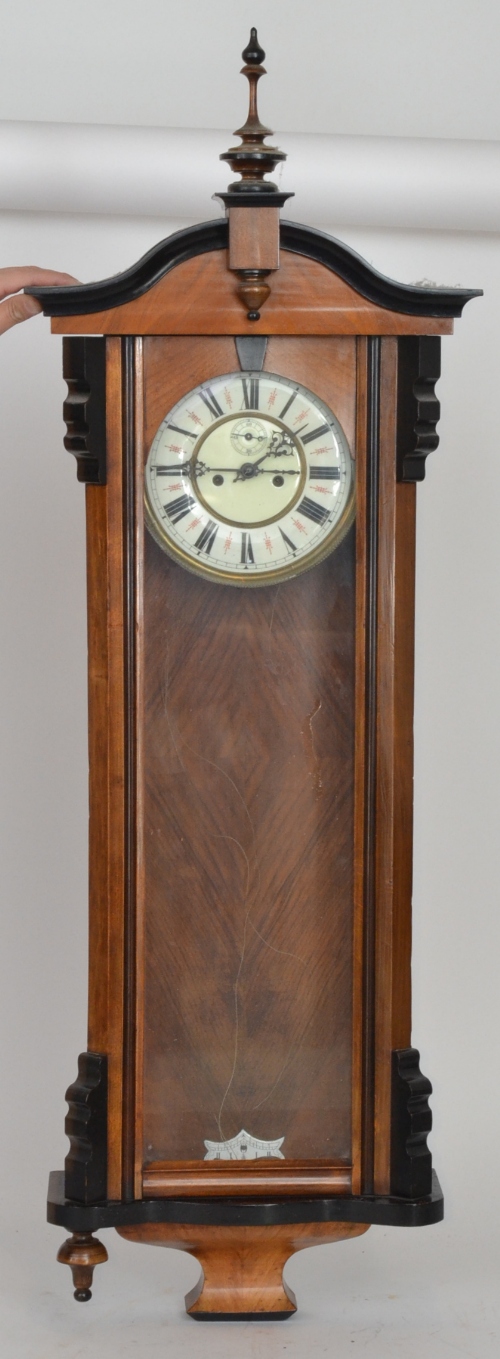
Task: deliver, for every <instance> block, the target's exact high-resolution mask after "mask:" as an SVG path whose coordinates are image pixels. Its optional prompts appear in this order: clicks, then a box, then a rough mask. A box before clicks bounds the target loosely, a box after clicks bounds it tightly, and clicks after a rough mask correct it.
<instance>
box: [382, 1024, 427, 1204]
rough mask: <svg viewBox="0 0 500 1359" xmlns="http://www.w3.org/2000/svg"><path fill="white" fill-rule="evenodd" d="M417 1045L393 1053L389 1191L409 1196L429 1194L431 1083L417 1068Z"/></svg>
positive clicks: (417, 1196)
mask: <svg viewBox="0 0 500 1359" xmlns="http://www.w3.org/2000/svg"><path fill="white" fill-rule="evenodd" d="M419 1063H420V1053H419V1052H417V1049H416V1048H400V1049H399V1050H398V1051H397V1052H393V1054H392V1108H391V1192H392V1193H393V1194H404V1195H405V1197H406V1196H407V1197H408V1198H420V1197H421V1195H424V1194H430V1192H431V1188H432V1157H431V1153H430V1151H429V1149H428V1146H427V1136H428V1134H429V1133H430V1131H431V1128H432V1113H431V1110H430V1109H429V1095H431V1094H432V1085H431V1083H430V1081H429V1080H428V1079H427V1076H423V1075H422V1072H421V1070H420V1065H419Z"/></svg>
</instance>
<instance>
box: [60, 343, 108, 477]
mask: <svg viewBox="0 0 500 1359" xmlns="http://www.w3.org/2000/svg"><path fill="white" fill-rule="evenodd" d="M63 377H64V378H65V380H66V382H67V384H68V395H67V397H66V400H65V402H64V405H63V419H64V421H65V424H66V428H67V431H68V432H67V434H66V436H65V439H64V447H65V448H67V450H68V452H69V453H74V455H75V458H76V462H77V477H78V481H84V482H86V483H87V485H88V484H90V485H93V486H103V485H105V482H106V341H105V340H104V339H101V338H100V337H99V338H98V337H97V336H94V335H93V336H91V337H87V336H83V335H71V336H66V337H65V338H64V340H63Z"/></svg>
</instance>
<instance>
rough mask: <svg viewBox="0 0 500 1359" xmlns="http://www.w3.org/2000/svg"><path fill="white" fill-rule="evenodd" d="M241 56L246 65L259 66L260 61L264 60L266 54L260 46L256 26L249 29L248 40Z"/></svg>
mask: <svg viewBox="0 0 500 1359" xmlns="http://www.w3.org/2000/svg"><path fill="white" fill-rule="evenodd" d="M241 56H242V60H243V61H244V62H245V65H246V66H261V65H262V62H263V61H265V60H266V54H265V52H264V49H263V48H262V47H261V46H260V43H259V39H258V37H257V29H256V28H251V29H250V42H249V44H248V47H245V50H244V52H242V53H241Z"/></svg>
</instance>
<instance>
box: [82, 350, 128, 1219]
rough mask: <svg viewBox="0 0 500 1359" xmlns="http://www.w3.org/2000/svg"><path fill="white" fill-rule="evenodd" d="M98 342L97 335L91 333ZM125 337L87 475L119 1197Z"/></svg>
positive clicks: (101, 1029)
mask: <svg viewBox="0 0 500 1359" xmlns="http://www.w3.org/2000/svg"><path fill="white" fill-rule="evenodd" d="M90 343H92V342H90ZM122 351H123V342H122V341H121V340H120V339H118V338H114V337H110V338H108V339H107V340H106V359H105V366H106V373H105V383H106V405H105V411H106V445H107V477H106V484H105V485H102V484H101V485H96V484H94V485H87V487H86V515H87V612H88V695H89V697H88V701H89V1013H88V1045H89V1049H90V1050H91V1051H92V1052H94V1053H101V1054H103V1055H104V1056H105V1058H106V1062H107V1072H108V1089H107V1161H108V1177H107V1196H108V1198H121V1197H122V1132H123V1130H122V1107H123V1075H124V1062H123V1038H124V960H125V916H124V899H125V843H126V822H125V774H126V770H125V698H126V694H125V670H124V643H125V627H124V623H125V619H124V591H123V567H124V523H123V512H122V493H123V484H122V481H123V458H122V447H123V376H122V373H123V363H122Z"/></svg>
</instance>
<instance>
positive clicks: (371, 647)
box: [362, 336, 381, 1194]
mask: <svg viewBox="0 0 500 1359" xmlns="http://www.w3.org/2000/svg"><path fill="white" fill-rule="evenodd" d="M367 348H368V374H367V385H368V394H367V395H368V401H367V414H368V429H367V439H366V539H367V543H366V550H367V582H366V633H365V637H366V653H365V655H366V706H365V723H366V776H365V827H364V838H365V844H364V862H365V870H364V891H363V896H364V912H363V1112H362V1147H363V1163H362V1182H363V1191H364V1193H365V1194H371V1193H373V1158H374V1124H375V1048H374V1034H375V801H376V797H375V795H376V762H377V598H378V537H379V534H378V502H379V462H380V357H381V341H380V337H379V336H373V337H369V338H368V341H367Z"/></svg>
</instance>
